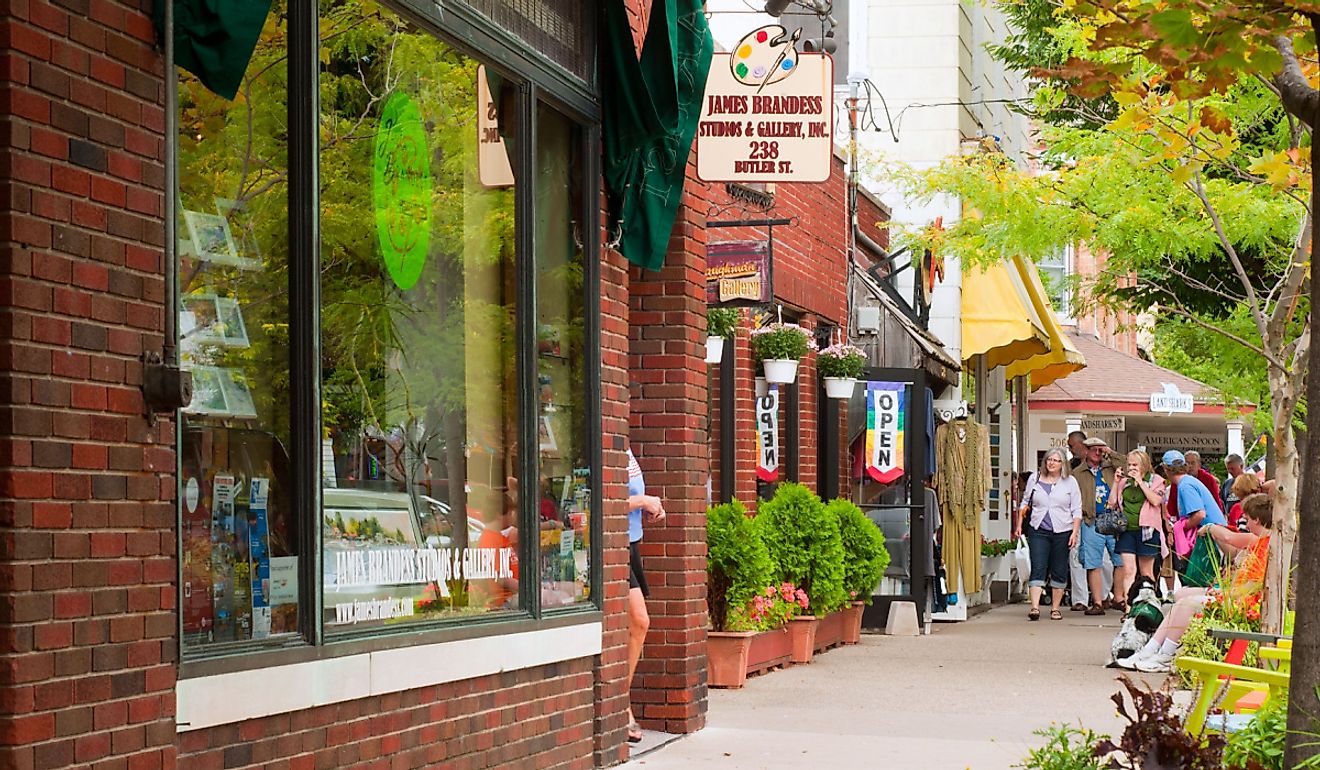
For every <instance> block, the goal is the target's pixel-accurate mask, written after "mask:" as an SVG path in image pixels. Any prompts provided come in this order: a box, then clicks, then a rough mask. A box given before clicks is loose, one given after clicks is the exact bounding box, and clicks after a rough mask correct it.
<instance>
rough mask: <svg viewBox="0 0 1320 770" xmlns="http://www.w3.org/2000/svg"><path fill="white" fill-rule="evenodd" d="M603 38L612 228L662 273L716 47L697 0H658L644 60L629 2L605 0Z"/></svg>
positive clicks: (629, 254)
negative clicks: (635, 42)
mask: <svg viewBox="0 0 1320 770" xmlns="http://www.w3.org/2000/svg"><path fill="white" fill-rule="evenodd" d="M604 6H605V11H604V15H605V23H604V24H603V25H602V37H601V41H600V50H601V54H600V79H601V89H602V103H603V104H605V105H608V107H607V108H606V109H605V110H604V116H603V118H602V133H603V139H604V145H605V151H604V166H605V169H604V170H605V190H606V195H607V197H608V201H609V210H610V215H609V223H610V232H611V234H612V235H614V236H616V237H617V238H618V244H619V245H618V249H619V251H620V253H622V254H623V256H624V257H626V258H627V259H628V261H629V262H632V263H633V264H636V265H640V266H642V267H644V268H648V269H651V270H657V269H659V268H660V266H661V265H662V264H664V259H665V251H666V249H667V247H668V245H669V235H670V233H671V232H672V231H673V229H674V218H675V216H676V215H677V213H678V206H679V203H680V202H681V201H682V199H683V181H684V179H685V178H686V176H687V160H688V153H689V152H691V150H692V140H693V138H694V137H695V136H696V132H697V121H698V120H699V119H700V117H701V100H702V98H703V97H704V96H705V90H706V75H707V74H708V73H709V71H710V61H711V54H712V53H713V52H714V50H715V44H714V41H713V40H712V39H711V36H710V28H709V26H708V25H707V23H706V13H705V8H704V7H703V6H702V4H701V2H699V0H653V2H652V4H651V18H650V22H649V23H648V26H647V35H646V41H645V43H644V44H643V46H642V54H641V57H640V58H639V57H638V56H637V52H636V50H635V49H634V47H633V36H632V29H631V27H630V26H629V25H628V17H627V13H626V12H625V10H624V5H623V0H606V2H605V3H604Z"/></svg>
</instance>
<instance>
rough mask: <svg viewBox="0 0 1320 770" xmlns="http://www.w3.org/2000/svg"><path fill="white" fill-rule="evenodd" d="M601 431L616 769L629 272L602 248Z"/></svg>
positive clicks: (598, 732) (602, 721)
mask: <svg viewBox="0 0 1320 770" xmlns="http://www.w3.org/2000/svg"><path fill="white" fill-rule="evenodd" d="M600 273H601V275H600V283H601V292H600V327H601V329H600V333H601V339H600V342H601V373H600V374H601V383H600V385H601V427H602V433H603V434H604V441H603V447H604V453H603V457H602V465H603V467H604V470H605V478H604V490H603V494H602V499H603V500H604V503H605V511H604V521H605V529H604V532H603V535H604V541H603V545H604V553H605V562H604V569H605V576H604V577H605V580H604V583H605V602H604V609H605V637H604V640H603V641H602V649H601V656H600V663H599V665H598V666H597V668H596V684H595V708H596V713H595V764H596V766H598V767H608V766H610V765H616V764H618V763H620V762H622V761H624V760H625V759H626V758H627V755H626V753H625V752H624V746H625V745H626V743H625V728H626V727H627V724H628V718H627V715H628V691H627V688H625V687H624V683H625V681H626V679H627V677H628V505H627V502H626V501H627V499H628V471H627V467H628V461H627V455H626V454H625V453H624V450H625V448H626V445H625V444H624V442H625V440H626V437H627V435H628V300H627V293H626V292H627V288H628V267H627V262H625V261H624V258H623V256H622V255H620V254H619V253H618V252H617V251H613V250H611V249H605V248H602V249H601V264H600Z"/></svg>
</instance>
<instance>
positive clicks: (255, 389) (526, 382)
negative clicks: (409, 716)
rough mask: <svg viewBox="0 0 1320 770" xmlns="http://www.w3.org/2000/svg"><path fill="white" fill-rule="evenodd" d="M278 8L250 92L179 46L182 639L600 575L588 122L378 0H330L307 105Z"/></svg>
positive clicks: (529, 594)
mask: <svg viewBox="0 0 1320 770" xmlns="http://www.w3.org/2000/svg"><path fill="white" fill-rule="evenodd" d="M574 18H576V17H574ZM287 20H288V15H287V13H286V12H285V7H284V4H283V3H282V2H278V0H277V3H276V5H275V7H274V8H273V9H272V11H271V14H270V16H269V18H268V20H267V24H266V30H265V34H263V35H262V38H261V41H260V42H259V43H258V45H257V48H256V51H255V53H254V55H253V58H252V60H251V63H250V65H249V67H248V69H247V74H246V77H245V79H244V81H243V84H242V86H241V88H240V89H239V93H238V95H237V97H236V98H235V99H234V100H232V101H230V100H225V99H222V98H221V97H219V96H216V95H214V94H212V93H211V92H210V91H208V90H206V89H205V88H204V87H203V86H202V85H201V84H200V83H198V82H197V81H196V80H194V79H192V77H191V76H190V75H188V74H187V73H185V72H180V73H179V75H178V78H179V80H178V83H179V110H178V112H177V113H176V115H175V116H174V117H175V119H176V120H177V128H178V137H179V143H178V155H177V158H178V166H179V191H178V201H179V217H178V232H179V237H178V243H177V252H178V255H179V256H178V263H177V266H178V268H179V287H180V298H179V304H180V308H181V312H180V317H179V342H180V350H181V356H182V359H183V363H184V365H185V366H186V367H187V368H189V369H190V370H191V372H192V375H193V378H194V382H195V395H194V398H193V402H192V405H191V406H189V407H188V408H186V409H185V410H184V412H183V414H182V416H181V419H180V433H181V439H180V443H181V447H182V451H181V454H180V485H181V494H180V526H181V531H182V537H183V551H182V554H181V562H182V565H183V567H182V569H183V584H182V589H181V596H180V606H181V608H182V613H181V614H182V616H183V621H182V624H183V632H184V646H185V653H196V657H208V656H209V655H210V654H215V653H228V652H232V651H234V650H233V649H232V647H233V646H240V645H246V646H248V647H254V648H255V647H261V646H263V640H273V642H274V643H275V644H276V645H280V646H282V645H288V644H290V643H295V642H298V641H299V640H300V639H301V638H302V637H301V636H300V633H301V632H303V631H306V630H308V629H315V630H316V631H317V633H315V634H311V636H312V637H313V638H320V637H321V634H320V632H321V631H324V633H325V637H326V638H328V639H329V640H330V641H344V640H345V638H346V635H350V634H356V633H358V632H362V631H366V632H373V631H375V632H380V631H389V630H392V629H396V628H409V629H410V628H414V627H416V626H419V625H424V624H428V623H430V624H432V625H437V626H440V627H443V626H444V625H445V623H443V622H441V621H451V620H462V619H465V618H473V617H482V618H487V617H494V618H499V619H504V620H513V619H520V618H526V617H531V618H533V619H535V618H537V617H539V614H540V612H541V611H542V610H543V609H550V608H571V607H574V606H579V607H580V606H582V605H584V604H590V603H591V602H593V601H596V595H595V594H594V593H593V590H592V587H593V586H594V585H598V584H599V581H598V580H597V579H596V578H597V577H598V574H597V573H598V572H599V569H600V566H599V565H598V564H595V563H593V560H592V559H591V558H590V554H591V553H592V552H593V550H592V549H593V548H594V547H596V543H595V540H596V539H597V538H596V533H594V532H593V530H592V520H593V513H596V514H597V515H598V512H595V511H593V501H594V500H596V499H598V496H599V490H598V489H595V488H594V485H595V484H596V483H598V479H597V475H598V472H597V471H596V470H594V469H596V468H597V464H598V462H599V452H598V441H597V440H596V438H595V435H598V434H599V428H598V426H599V413H600V406H599V404H598V403H593V402H591V401H590V400H589V398H588V394H589V393H592V392H593V389H592V388H591V387H590V383H591V382H592V381H593V380H594V379H595V378H597V376H598V375H597V374H596V373H595V372H594V371H592V370H591V368H590V364H591V362H594V361H595V360H596V358H595V356H594V350H593V348H592V345H594V344H596V343H595V340H594V338H592V336H591V335H592V333H593V332H592V330H593V329H594V328H595V327H594V324H593V323H592V322H591V316H590V313H593V312H595V310H594V308H595V301H594V299H593V298H591V296H590V295H591V294H592V293H594V292H595V291H596V290H597V289H596V286H595V284H594V281H595V278H594V276H595V271H594V270H593V269H592V268H591V266H590V265H589V261H590V258H591V257H590V255H592V254H594V244H595V242H598V241H599V226H598V223H597V222H596V219H597V217H596V216H589V215H587V213H586V212H592V214H593V215H594V214H595V213H596V212H598V211H599V205H598V204H597V203H595V200H596V189H597V186H596V184H595V182H598V180H592V182H593V183H586V181H585V178H584V175H585V173H586V171H585V164H584V157H583V148H584V147H585V146H586V134H587V131H588V129H587V128H586V127H584V125H582V124H581V123H580V121H579V120H578V119H575V118H573V117H570V115H569V113H568V112H566V111H564V110H558V109H556V108H552V107H550V106H548V104H546V103H542V102H541V99H542V98H550V99H556V100H557V99H559V98H560V97H561V96H562V94H559V93H557V92H555V91H554V90H553V87H547V89H546V90H542V85H541V83H540V81H539V80H537V78H538V77H541V76H542V75H543V73H540V72H530V73H529V72H523V73H522V75H521V76H520V77H514V76H513V75H511V74H509V73H508V72H503V71H500V70H498V69H497V68H495V67H492V66H490V63H489V62H482V61H479V60H478V59H477V58H474V56H475V55H477V54H474V52H472V51H469V50H461V49H460V48H459V47H458V46H456V45H452V44H450V43H448V42H445V40H444V39H443V38H442V36H440V35H439V34H437V33H436V31H435V29H433V28H430V27H428V26H426V25H423V24H419V23H417V22H416V21H413V20H408V19H405V18H404V17H403V16H400V15H399V14H397V13H395V12H394V11H393V10H391V9H390V8H389V7H388V6H386V5H384V4H377V3H373V2H365V1H363V0H351V2H343V0H322V2H321V4H320V18H319V20H318V25H317V27H316V33H317V34H319V41H320V42H319V57H318V59H317V66H318V67H319V75H318V78H319V80H318V86H319V114H318V115H315V116H312V115H311V114H310V110H311V109H312V107H311V102H310V100H309V101H300V100H299V99H297V98H293V99H291V97H290V95H289V91H290V87H289V83H290V80H289V78H290V72H292V73H293V74H294V75H295V76H296V75H298V74H299V73H300V70H299V69H298V66H299V65H298V63H296V62H290V61H289V46H288V45H287V39H292V40H294V41H297V40H300V39H302V38H298V37H290V35H292V34H293V33H291V32H289V31H288V30H287V29H286V22H287ZM575 23H576V22H575ZM294 26H298V25H297V24H295V25H294ZM575 29H576V28H575ZM306 33H307V34H308V36H309V37H308V40H309V41H310V35H311V34H312V30H311V29H307V30H306ZM574 50H576V51H578V53H580V52H581V51H580V46H578V48H575V49H574ZM482 55H484V54H482ZM505 58H506V59H507V57H505ZM309 64H310V63H309ZM291 68H292V69H291ZM556 103H557V104H558V103H559V102H558V101H556ZM533 104H535V105H536V107H535V108H534V109H533V108H532V105H533ZM313 117H315V121H314V122H315V125H316V128H317V132H316V138H315V141H316V148H317V155H316V164H315V165H313V164H311V163H310V162H309V161H310V157H311V156H310V155H307V154H304V153H303V152H302V151H303V150H306V149H308V148H310V146H311V141H312V137H311V136H310V131H309V132H308V135H306V136H303V135H297V134H295V135H293V136H292V137H291V126H296V125H299V124H300V122H301V121H305V122H301V124H302V125H307V126H310V125H312V123H313V121H312V120H311V119H312V118H313ZM533 136H534V137H536V140H535V146H534V147H530V148H529V147H528V145H527V144H522V142H524V141H528V140H527V139H524V137H526V138H530V137H533ZM529 149H530V152H527V153H526V155H527V158H528V159H530V161H531V163H532V166H531V167H530V168H529V167H528V166H527V163H528V160H525V159H524V157H523V155H522V154H520V150H523V151H526V150H529ZM291 158H293V159H295V160H294V161H292V162H291V161H290V159H291ZM298 159H301V160H298ZM531 168H534V169H535V179H534V180H531V181H528V182H527V183H526V186H524V187H522V188H521V190H520V189H519V187H518V184H519V182H520V181H522V179H529V178H530V177H531V175H532V174H531ZM520 178H521V179H520ZM313 181H314V182H315V188H314V189H315V192H316V195H317V197H318V199H319V207H318V208H317V210H316V211H315V212H312V214H314V225H315V228H316V229H315V236H314V237H312V236H310V227H308V225H309V222H308V220H307V216H306V215H307V213H308V212H305V211H299V212H295V213H298V214H302V216H295V217H292V218H291V217H290V204H289V201H290V194H291V193H290V191H291V190H292V194H293V200H299V196H300V195H302V196H306V197H311V193H312V190H313V187H312V183H313ZM290 233H299V234H300V235H298V236H297V240H296V241H290ZM318 243H319V250H318V249H315V248H313V247H314V246H316V245H317V244H318ZM520 244H521V245H524V246H526V247H527V248H526V253H520V251H519V245H520ZM584 244H585V245H584ZM295 247H296V248H295ZM318 252H319V260H320V261H319V272H318V271H313V270H309V269H308V267H309V265H310V264H311V262H310V260H312V259H313V258H314V256H315V253H318ZM291 254H293V255H297V256H295V257H293V258H292V259H294V260H298V261H294V262H293V264H292V267H293V268H295V269H291V264H290V263H291V256H290V255H291ZM589 276H590V278H589ZM312 296H315V297H319V304H318V303H312V302H301V301H290V297H293V298H295V300H296V299H297V298H299V297H312ZM532 300H534V302H533V301H532ZM291 321H292V323H291ZM291 329H292V334H291V331H290V330H291ZM520 340H523V341H525V344H523V345H522V346H520V345H519V341H520ZM313 344H315V345H316V350H317V352H318V353H319V357H320V359H319V360H320V366H319V368H318V369H317V370H316V371H291V361H293V360H298V359H297V356H301V355H305V354H306V353H307V351H309V350H311V348H312V345H313ZM309 357H310V356H309ZM303 368H307V367H303ZM294 378H302V379H294ZM317 378H319V379H317ZM291 384H293V385H296V386H297V387H292V388H291ZM316 385H319V401H318V400H317V399H316V398H315V397H314V396H312V395H310V394H309V393H308V391H311V390H315V387H314V386H316ZM294 399H299V400H298V402H297V403H291V401H293V400H294ZM317 408H319V414H320V424H319V426H318V425H314V424H312V423H313V420H312V419H311V418H310V417H309V413H312V414H314V413H315V410H316V409H317ZM295 432H296V435H295ZM593 434H594V435H593ZM533 441H536V442H537V443H536V444H532V443H531V442H533ZM295 470H297V471H298V476H297V478H298V484H299V486H298V488H295V487H294V478H295V476H294V471H295ZM318 483H319V487H320V489H319V495H320V507H319V509H318V508H317V506H316V504H315V503H314V502H313V501H314V499H315V493H316V492H317V488H316V485H317V484H318ZM317 538H319V543H320V551H321V559H320V562H319V566H318V565H314V564H312V563H310V562H309V561H308V558H310V553H311V552H314V551H315V546H316V544H317V543H318V540H317ZM520 556H521V558H520ZM524 573H525V574H526V575H527V578H526V580H524V579H523V575H524ZM318 598H319V600H320V604H321V608H322V609H321V611H320V612H319V616H316V617H313V616H314V615H317V613H316V612H314V611H310V610H309V609H308V608H309V607H310V606H312V604H313V600H314V599H318ZM491 627H492V628H498V627H499V626H498V625H493V626H491ZM492 633H497V632H496V631H492ZM220 643H231V644H230V646H223V645H221V644H220Z"/></svg>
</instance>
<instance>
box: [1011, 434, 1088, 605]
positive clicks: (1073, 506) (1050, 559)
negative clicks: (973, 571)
mask: <svg viewBox="0 0 1320 770" xmlns="http://www.w3.org/2000/svg"><path fill="white" fill-rule="evenodd" d="M1081 526H1082V491H1081V489H1080V488H1079V487H1078V486H1077V480H1076V479H1074V478H1073V477H1072V475H1071V473H1070V472H1069V468H1068V460H1067V458H1066V457H1065V456H1064V454H1063V450H1062V449H1059V448H1057V447H1056V448H1054V449H1051V450H1049V451H1048V452H1046V453H1045V457H1044V458H1043V459H1042V460H1041V463H1040V470H1039V471H1037V472H1036V473H1033V474H1031V478H1030V479H1028V480H1027V486H1026V489H1025V490H1024V491H1023V494H1022V507H1021V508H1019V509H1018V515H1017V517H1016V518H1014V520H1013V537H1014V538H1016V537H1018V535H1020V534H1021V533H1022V531H1023V529H1024V528H1025V530H1026V533H1027V547H1028V548H1029V549H1030V550H1031V579H1030V580H1028V581H1027V586H1028V588H1029V591H1030V595H1031V610H1030V611H1029V612H1028V613H1027V618H1028V619H1030V620H1040V600H1041V595H1042V594H1044V592H1045V587H1046V586H1047V585H1048V586H1049V588H1050V589H1051V595H1050V605H1051V606H1050V619H1051V620H1063V614H1062V613H1060V612H1059V604H1060V603H1061V602H1062V601H1063V589H1064V588H1066V587H1067V586H1068V551H1069V550H1070V549H1071V548H1072V547H1073V546H1075V545H1076V544H1077V538H1078V537H1079V532H1080V530H1081Z"/></svg>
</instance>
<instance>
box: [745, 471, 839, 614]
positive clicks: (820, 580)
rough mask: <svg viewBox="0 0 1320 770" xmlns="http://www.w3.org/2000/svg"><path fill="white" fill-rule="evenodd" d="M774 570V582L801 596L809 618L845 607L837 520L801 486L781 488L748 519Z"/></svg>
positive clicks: (818, 500) (789, 484)
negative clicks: (806, 601) (808, 606)
mask: <svg viewBox="0 0 1320 770" xmlns="http://www.w3.org/2000/svg"><path fill="white" fill-rule="evenodd" d="M754 522H755V524H756V529H757V532H758V533H759V534H760V536H761V541H762V542H763V543H765V548H766V550H767V551H769V552H770V561H771V562H772V563H773V564H774V567H775V570H776V574H775V580H776V581H784V582H788V583H792V584H794V585H795V586H797V587H798V588H801V589H803V590H804V591H806V592H807V596H808V597H810V599H811V613H812V614H813V615H826V614H829V613H831V612H833V611H834V610H837V609H839V608H840V607H842V606H844V605H845V604H847V603H848V593H847V592H846V591H844V589H843V561H844V554H843V538H842V536H841V535H840V533H839V520H838V517H836V516H835V515H834V514H832V513H827V512H826V511H825V504H824V503H822V502H821V501H820V498H819V497H816V495H815V493H814V492H812V491H811V490H810V489H808V488H806V487H804V486H802V485H801V484H794V483H785V484H781V485H780V486H779V489H778V490H776V491H775V496H774V497H773V498H771V499H770V500H769V501H767V502H764V503H762V504H761V506H760V508H759V510H758V511H757V515H756V518H755V519H754Z"/></svg>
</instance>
